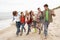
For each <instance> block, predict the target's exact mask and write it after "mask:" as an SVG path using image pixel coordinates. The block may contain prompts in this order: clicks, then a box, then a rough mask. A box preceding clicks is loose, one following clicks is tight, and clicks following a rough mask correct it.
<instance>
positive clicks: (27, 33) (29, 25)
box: [27, 24, 31, 35]
mask: <svg viewBox="0 0 60 40" xmlns="http://www.w3.org/2000/svg"><path fill="white" fill-rule="evenodd" d="M30 25H31V24H28V31H27V35H28V34H29V32H30V31H31V29H30Z"/></svg>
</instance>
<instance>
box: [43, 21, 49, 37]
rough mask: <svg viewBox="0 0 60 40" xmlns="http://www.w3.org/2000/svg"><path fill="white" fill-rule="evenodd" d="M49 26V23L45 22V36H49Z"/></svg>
mask: <svg viewBox="0 0 60 40" xmlns="http://www.w3.org/2000/svg"><path fill="white" fill-rule="evenodd" d="M48 26H49V22H48V21H45V22H44V34H45V36H47V33H48Z"/></svg>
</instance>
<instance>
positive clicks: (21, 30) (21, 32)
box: [20, 24, 24, 35]
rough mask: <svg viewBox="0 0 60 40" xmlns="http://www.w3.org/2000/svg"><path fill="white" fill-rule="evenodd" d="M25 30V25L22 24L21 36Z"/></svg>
mask: <svg viewBox="0 0 60 40" xmlns="http://www.w3.org/2000/svg"><path fill="white" fill-rule="evenodd" d="M23 29H24V24H22V28H21V34H20V35H22V34H23Z"/></svg>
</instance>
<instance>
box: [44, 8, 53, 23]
mask: <svg viewBox="0 0 60 40" xmlns="http://www.w3.org/2000/svg"><path fill="white" fill-rule="evenodd" d="M48 13H49V14H48V22H49V23H50V22H52V21H53V19H52V13H53V12H52V10H50V9H48ZM45 16H46V10H44V11H43V17H44V22H45Z"/></svg>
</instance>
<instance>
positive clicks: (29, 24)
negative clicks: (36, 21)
mask: <svg viewBox="0 0 60 40" xmlns="http://www.w3.org/2000/svg"><path fill="white" fill-rule="evenodd" d="M25 18H26V23H27V24H28V31H27V34H26V35H28V34H29V32H30V31H31V30H30V27H31V23H32V19H31V15H30V13H28V11H26V15H25Z"/></svg>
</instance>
